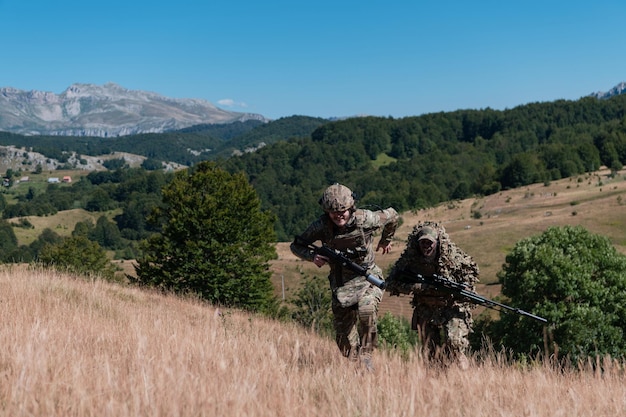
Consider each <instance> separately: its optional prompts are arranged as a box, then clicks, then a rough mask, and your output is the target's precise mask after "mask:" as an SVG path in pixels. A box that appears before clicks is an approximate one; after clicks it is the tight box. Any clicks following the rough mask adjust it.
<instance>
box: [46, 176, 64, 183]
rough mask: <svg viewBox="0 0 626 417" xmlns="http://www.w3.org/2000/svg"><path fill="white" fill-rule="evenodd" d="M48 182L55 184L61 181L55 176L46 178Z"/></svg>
mask: <svg viewBox="0 0 626 417" xmlns="http://www.w3.org/2000/svg"><path fill="white" fill-rule="evenodd" d="M48 182H49V183H50V184H56V183H58V182H61V181H59V178H57V177H50V178H48Z"/></svg>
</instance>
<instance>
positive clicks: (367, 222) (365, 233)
mask: <svg viewBox="0 0 626 417" xmlns="http://www.w3.org/2000/svg"><path fill="white" fill-rule="evenodd" d="M397 227H398V213H397V212H396V210H395V209H393V208H391V207H390V208H387V209H385V210H378V211H371V210H361V209H358V210H356V211H355V212H354V213H353V215H352V217H351V219H350V220H349V222H348V224H347V225H346V226H345V227H344V228H343V229H341V230H340V229H339V228H338V227H337V226H336V225H335V224H334V223H333V222H332V220H331V219H330V217H329V216H328V215H327V214H323V215H322V216H320V217H319V218H318V219H317V220H316V221H314V222H313V223H311V224H310V225H309V227H308V228H307V229H306V230H305V231H304V233H302V234H301V235H300V236H301V237H302V238H303V239H305V240H307V241H309V242H316V241H318V240H319V241H321V242H322V244H324V245H326V246H328V247H329V248H331V249H337V250H340V251H342V252H344V253H346V252H349V253H350V255H349V257H350V258H351V260H352V261H353V262H355V263H357V264H359V265H361V266H362V267H364V268H366V269H371V268H374V267H375V263H374V258H375V251H374V250H375V248H374V245H373V240H374V233H375V232H376V231H378V230H379V229H381V228H382V232H381V236H380V242H379V243H380V244H382V245H387V244H389V242H391V239H392V238H393V236H394V234H395V232H396V228H397ZM291 251H292V252H293V254H294V255H296V256H298V257H299V258H301V259H304V260H307V261H313V257H314V256H315V253H314V252H313V251H312V250H311V249H309V248H307V247H306V246H302V245H299V244H297V243H296V242H293V243H292V244H291ZM329 264H330V275H329V279H330V282H331V288H333V289H334V288H335V287H338V286H342V285H343V284H344V283H346V282H348V281H350V280H351V279H352V278H354V277H355V276H356V273H355V272H353V271H351V270H349V269H347V268H344V267H342V266H341V265H339V264H337V263H336V262H332V261H331V262H330V263H329ZM381 278H382V277H381Z"/></svg>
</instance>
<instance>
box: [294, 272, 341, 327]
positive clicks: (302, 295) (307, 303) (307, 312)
mask: <svg viewBox="0 0 626 417" xmlns="http://www.w3.org/2000/svg"><path fill="white" fill-rule="evenodd" d="M291 302H292V304H293V305H295V306H296V309H295V310H294V311H293V312H292V314H291V317H292V318H293V319H294V321H295V322H296V323H299V324H300V325H302V326H303V327H306V328H310V329H312V330H314V331H315V332H316V333H319V334H325V335H332V334H333V314H332V311H331V302H332V300H331V292H330V289H329V286H328V280H326V279H320V278H318V277H312V278H308V277H304V281H303V284H302V287H300V289H298V291H296V293H295V294H294V298H293V300H291Z"/></svg>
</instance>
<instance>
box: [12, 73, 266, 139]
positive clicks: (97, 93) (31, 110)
mask: <svg viewBox="0 0 626 417" xmlns="http://www.w3.org/2000/svg"><path fill="white" fill-rule="evenodd" d="M246 120H261V121H264V122H266V121H268V120H267V119H266V118H265V117H263V116H261V115H259V114H254V113H240V112H232V111H227V110H222V109H220V108H218V107H216V106H214V105H213V104H211V103H210V102H208V101H206V100H200V99H175V98H169V97H165V96H162V95H160V94H157V93H153V92H148V91H141V90H129V89H126V88H124V87H122V86H120V85H118V84H115V83H106V84H104V85H95V84H82V83H76V84H72V85H71V86H69V87H68V88H67V89H66V90H65V91H63V92H62V93H61V94H54V93H51V92H44V91H36V90H31V91H23V90H19V89H16V88H12V87H2V88H0V130H1V131H6V132H12V133H19V134H23V135H63V136H101V137H115V136H124V135H131V134H137V133H161V132H165V131H171V130H178V129H183V128H186V127H190V126H194V125H198V124H222V123H232V122H236V121H246Z"/></svg>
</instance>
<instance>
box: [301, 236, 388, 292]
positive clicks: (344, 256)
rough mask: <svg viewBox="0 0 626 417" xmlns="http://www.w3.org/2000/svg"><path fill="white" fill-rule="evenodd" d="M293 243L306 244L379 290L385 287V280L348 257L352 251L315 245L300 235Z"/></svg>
mask: <svg viewBox="0 0 626 417" xmlns="http://www.w3.org/2000/svg"><path fill="white" fill-rule="evenodd" d="M295 243H296V244H298V245H303V246H306V247H308V248H309V249H311V250H312V251H314V252H315V253H316V254H318V255H321V256H325V257H327V258H328V259H332V260H333V261H335V262H337V263H338V264H340V265H341V266H342V267H344V268H347V269H349V270H351V271H352V272H356V273H357V274H359V275H361V276H364V277H365V279H366V280H367V281H368V282H370V283H371V284H373V285H375V286H377V287H378V288H380V289H381V290H384V289H385V288H386V287H387V283H386V282H385V281H383V280H382V279H380V278H378V277H377V276H376V275H374V274H372V273H370V272H368V270H367V268H364V267H362V266H361V265H359V264H357V263H355V262H354V261H352V260H351V259H350V258H349V257H348V254H354V251H350V250H347V251H346V252H345V253H344V252H342V251H340V250H338V249H332V248H329V247H328V246H326V245H324V244H322V246H316V245H314V244H313V243H312V242H309V241H308V240H306V239H304V238H302V237H300V236H296V238H295Z"/></svg>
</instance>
